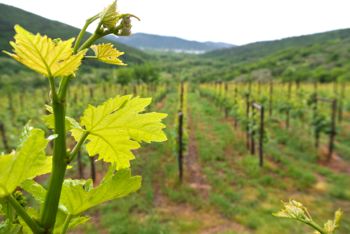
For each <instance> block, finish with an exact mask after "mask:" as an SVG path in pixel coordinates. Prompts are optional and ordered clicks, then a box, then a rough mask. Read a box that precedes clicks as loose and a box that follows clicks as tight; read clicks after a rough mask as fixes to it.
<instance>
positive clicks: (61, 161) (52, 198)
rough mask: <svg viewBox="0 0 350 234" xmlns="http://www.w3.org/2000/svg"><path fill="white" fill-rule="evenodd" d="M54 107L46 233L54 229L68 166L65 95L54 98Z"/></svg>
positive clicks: (43, 217)
mask: <svg viewBox="0 0 350 234" xmlns="http://www.w3.org/2000/svg"><path fill="white" fill-rule="evenodd" d="M54 97H55V96H54ZM52 107H53V114H54V119H55V134H57V137H56V138H55V140H54V150H53V159H52V174H51V177H50V182H49V188H48V191H47V194H46V198H45V203H44V207H43V212H42V215H41V224H42V226H43V227H44V228H45V232H44V233H52V231H53V228H54V225H55V221H56V214H57V211H58V204H59V200H60V196H61V189H62V184H63V180H64V175H65V173H66V168H67V162H66V154H67V152H66V130H65V129H66V126H65V97H62V98H60V99H58V98H53V100H52Z"/></svg>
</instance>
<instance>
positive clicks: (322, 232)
mask: <svg viewBox="0 0 350 234" xmlns="http://www.w3.org/2000/svg"><path fill="white" fill-rule="evenodd" d="M306 224H308V225H309V226H311V227H313V228H314V229H315V230H317V231H318V232H319V233H321V234H327V233H325V231H324V230H323V229H322V228H321V227H320V226H319V225H318V224H316V223H315V222H309V223H306Z"/></svg>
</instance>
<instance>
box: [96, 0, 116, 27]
mask: <svg viewBox="0 0 350 234" xmlns="http://www.w3.org/2000/svg"><path fill="white" fill-rule="evenodd" d="M118 20H119V14H118V12H117V1H113V3H112V4H111V5H109V6H108V7H106V8H105V9H104V10H103V11H102V12H101V13H100V21H101V23H102V25H103V26H104V27H106V28H109V29H112V28H113V27H114V26H115V25H116V24H117V22H118Z"/></svg>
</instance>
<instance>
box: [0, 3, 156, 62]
mask: <svg viewBox="0 0 350 234" xmlns="http://www.w3.org/2000/svg"><path fill="white" fill-rule="evenodd" d="M82 23H83V22H82ZM15 24H19V25H21V26H23V27H24V28H26V29H27V30H29V31H31V32H33V33H36V32H40V33H41V34H46V35H48V36H50V37H54V38H62V39H67V38H71V37H75V36H76V35H78V33H79V29H78V28H75V27H72V26H69V25H67V24H63V23H60V22H57V21H53V20H49V19H46V18H43V17H41V16H38V15H35V14H32V13H30V12H27V11H24V10H21V9H19V8H16V7H12V6H8V5H5V4H0V32H1V36H0V49H1V50H11V48H10V45H9V41H10V40H12V39H13V36H14V30H13V26H14V25H15ZM103 41H104V42H107V40H105V39H103V40H101V42H103ZM113 44H114V45H115V46H116V47H117V48H118V49H119V50H121V51H124V52H125V55H123V56H124V57H123V59H124V60H125V61H126V62H127V63H131V64H132V63H143V62H144V61H145V60H147V59H149V58H150V57H149V55H147V54H146V53H144V52H142V51H140V50H137V49H134V48H131V47H129V46H126V45H123V44H120V43H117V42H113ZM0 56H4V55H3V54H2V53H1V55H0Z"/></svg>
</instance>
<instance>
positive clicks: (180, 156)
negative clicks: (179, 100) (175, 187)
mask: <svg viewBox="0 0 350 234" xmlns="http://www.w3.org/2000/svg"><path fill="white" fill-rule="evenodd" d="M178 118H179V126H178V166H179V180H180V183H182V180H183V113H182V111H179V112H178Z"/></svg>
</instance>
